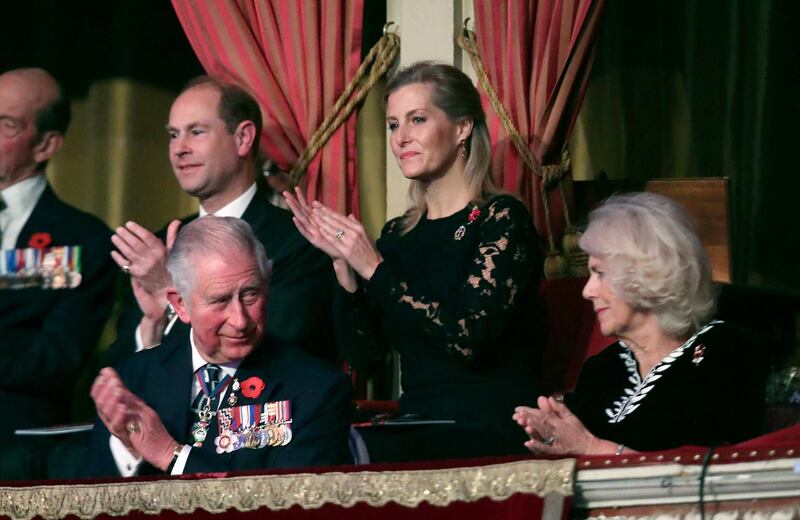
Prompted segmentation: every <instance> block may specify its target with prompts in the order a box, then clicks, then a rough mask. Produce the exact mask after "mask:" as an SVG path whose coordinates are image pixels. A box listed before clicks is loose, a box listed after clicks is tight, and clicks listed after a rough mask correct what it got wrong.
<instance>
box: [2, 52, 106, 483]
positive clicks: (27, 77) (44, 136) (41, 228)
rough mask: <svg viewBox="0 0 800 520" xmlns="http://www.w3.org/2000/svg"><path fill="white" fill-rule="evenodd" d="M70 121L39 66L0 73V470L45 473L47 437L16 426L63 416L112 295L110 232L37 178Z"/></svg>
mask: <svg viewBox="0 0 800 520" xmlns="http://www.w3.org/2000/svg"><path fill="white" fill-rule="evenodd" d="M69 120H70V105H69V99H68V98H67V97H66V95H65V94H64V92H63V89H62V88H61V86H60V85H59V84H58V83H57V82H56V80H55V79H53V77H52V76H51V75H50V74H49V73H47V72H46V71H44V70H42V69H37V68H31V69H17V70H11V71H8V72H5V73H4V74H2V75H0V249H2V250H3V254H2V255H1V256H0V262H2V266H0V414H2V417H3V420H2V421H0V479H31V478H39V477H43V476H44V460H45V458H46V454H47V452H48V451H49V449H50V447H51V442H52V441H51V440H50V439H46V438H30V437H19V436H14V431H15V430H16V429H20V428H30V427H41V426H49V425H53V424H59V423H64V422H67V421H68V420H69V413H70V408H71V407H70V404H71V403H70V397H71V396H72V387H73V384H74V381H75V379H76V376H77V374H78V372H79V370H80V369H81V368H82V367H83V366H84V364H85V362H86V359H87V357H88V354H89V352H90V351H91V349H92V348H94V347H95V345H96V343H97V341H98V339H99V337H100V334H101V332H102V330H103V326H104V324H105V322H106V320H107V319H108V315H109V313H110V310H111V308H112V303H113V301H114V294H113V293H114V280H115V276H116V270H115V269H114V264H113V262H111V259H110V258H109V251H110V249H111V242H110V241H109V238H110V236H111V231H110V230H109V229H108V226H106V225H105V224H104V223H103V222H101V221H100V220H99V219H98V218H96V217H94V216H92V215H89V214H87V213H84V212H82V211H79V210H78V209H76V208H74V207H72V206H69V205H67V204H66V203H64V202H63V201H61V200H60V199H59V198H58V197H57V196H56V194H55V192H54V191H53V189H52V188H51V187H50V184H49V183H48V182H47V179H46V177H45V167H46V165H47V162H48V161H49V160H50V159H52V158H53V157H54V156H55V155H56V153H58V151H59V150H60V149H61V145H62V144H63V142H64V135H65V133H66V130H67V126H68V125H69ZM74 182H81V180H80V179H75V180H74ZM78 246H79V247H78Z"/></svg>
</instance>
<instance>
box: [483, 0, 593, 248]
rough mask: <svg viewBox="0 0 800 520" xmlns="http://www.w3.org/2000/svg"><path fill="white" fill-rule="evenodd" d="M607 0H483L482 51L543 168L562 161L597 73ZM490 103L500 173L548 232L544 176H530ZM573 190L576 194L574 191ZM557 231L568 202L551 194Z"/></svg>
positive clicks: (500, 178) (500, 93) (492, 78)
mask: <svg viewBox="0 0 800 520" xmlns="http://www.w3.org/2000/svg"><path fill="white" fill-rule="evenodd" d="M604 3H605V0H475V4H474V5H475V32H476V34H477V40H478V51H479V53H480V57H481V60H482V61H483V63H484V66H485V67H486V71H487V74H488V76H489V80H490V81H491V83H492V85H493V86H494V88H495V89H496V90H497V94H498V96H499V97H500V99H501V100H502V102H503V105H504V106H505V108H506V110H507V111H508V113H509V115H510V116H511V118H512V120H513V121H514V125H515V126H516V128H517V130H518V131H519V133H520V134H521V135H522V136H523V137H524V138H525V139H526V141H527V143H528V146H529V147H530V149H531V151H532V152H533V155H534V157H535V158H536V159H537V160H538V161H539V164H542V165H548V164H558V163H560V161H561V152H562V150H563V148H564V145H565V143H566V141H567V138H568V137H569V133H570V131H571V130H572V125H573V124H574V122H575V118H576V117H577V115H578V111H579V109H580V105H581V102H582V101H583V95H584V93H585V91H586V84H587V82H588V79H589V71H590V70H591V64H592V58H593V54H594V53H593V49H594V36H595V33H596V31H597V25H598V21H599V19H600V13H601V11H602V7H603V4H604ZM490 107H491V105H490V104H489V103H488V102H487V109H488V110H487V116H488V123H489V130H490V133H491V136H492V149H493V159H492V171H493V172H494V174H495V176H496V179H497V180H498V182H499V183H500V184H501V185H502V186H503V187H504V188H505V189H507V190H509V191H512V192H514V193H518V194H520V195H521V196H522V197H523V200H525V202H526V203H527V204H528V207H529V208H530V209H531V211H532V213H533V215H534V220H535V222H536V227H537V229H538V230H539V232H540V233H541V234H542V235H543V234H544V232H545V220H544V219H545V217H544V209H543V207H542V198H541V194H540V190H541V189H542V188H541V178H539V177H536V176H534V175H533V174H532V172H530V171H527V168H526V166H525V163H524V162H523V160H522V159H521V158H520V156H519V154H518V153H517V150H516V149H515V148H514V145H513V144H512V143H511V141H510V140H509V139H508V136H507V134H506V132H505V130H504V129H503V127H502V124H501V123H500V120H499V119H498V117H497V116H496V114H495V112H494V110H493V109H492V108H490ZM566 192H567V193H570V190H566ZM551 195H552V196H551V199H550V200H551V201H552V205H551V208H552V215H553V231H554V233H555V235H556V236H558V235H560V233H561V230H563V227H564V217H563V214H564V213H563V201H562V200H561V196H560V193H559V191H558V190H553V191H552V193H551Z"/></svg>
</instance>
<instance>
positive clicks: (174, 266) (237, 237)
mask: <svg viewBox="0 0 800 520" xmlns="http://www.w3.org/2000/svg"><path fill="white" fill-rule="evenodd" d="M242 254H252V255H253V256H254V257H255V259H256V263H257V264H258V270H259V274H260V276H261V281H263V282H264V285H265V286H266V285H268V284H269V280H270V278H271V276H272V265H271V262H270V260H269V258H267V253H266V252H265V251H264V246H263V245H262V244H261V242H259V240H258V238H256V236H255V235H254V234H253V230H252V229H251V228H250V225H249V224H247V222H245V221H244V220H241V219H238V218H234V217H215V216H212V215H206V216H205V217H200V218H198V219H195V220H193V221H192V222H190V223H188V224H186V225H185V226H183V227H182V228H181V229H180V231H179V232H178V236H177V238H176V239H175V243H174V244H173V246H172V249H171V250H170V252H169V256H168V257H167V271H168V272H169V274H170V277H171V278H172V284H173V285H174V286H175V288H176V289H177V290H178V292H179V293H180V295H181V297H182V298H183V299H184V300H185V301H186V302H188V301H189V300H190V299H191V298H190V296H191V293H192V291H193V290H194V288H195V282H196V280H195V271H196V266H197V264H198V263H199V262H201V261H202V260H203V259H204V258H208V257H211V256H216V257H220V258H234V257H236V256H238V255H242Z"/></svg>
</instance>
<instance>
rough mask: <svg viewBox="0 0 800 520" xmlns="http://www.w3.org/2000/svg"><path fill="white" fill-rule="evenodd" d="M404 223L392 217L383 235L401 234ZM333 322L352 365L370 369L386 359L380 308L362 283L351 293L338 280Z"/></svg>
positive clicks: (342, 347)
mask: <svg viewBox="0 0 800 520" xmlns="http://www.w3.org/2000/svg"><path fill="white" fill-rule="evenodd" d="M401 226H402V220H401V219H400V218H396V219H393V220H390V221H389V222H387V223H386V225H385V226H384V228H383V231H382V232H381V235H382V236H384V235H393V234H395V233H398V234H399V232H400V227H401ZM333 322H334V328H335V331H336V344H337V345H338V346H339V348H340V350H341V351H342V354H343V355H344V357H345V359H347V361H348V363H350V365H351V366H352V367H353V368H355V369H356V370H360V371H366V372H369V371H371V370H372V369H373V368H375V367H376V366H378V365H379V364H380V363H382V362H383V361H385V360H386V356H387V355H388V353H389V351H390V347H391V345H390V342H389V339H388V338H387V337H386V335H385V334H384V333H383V331H382V330H381V326H380V323H381V311H380V309H378V308H376V307H375V305H373V304H372V303H371V302H370V301H369V299H368V298H367V296H366V295H365V294H364V289H363V288H362V287H359V289H358V290H357V291H356V292H355V293H354V294H350V293H348V292H347V291H345V290H344V289H342V288H341V287H340V286H338V284H337V289H336V291H335V293H334V316H333Z"/></svg>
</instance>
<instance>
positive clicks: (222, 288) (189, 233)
mask: <svg viewBox="0 0 800 520" xmlns="http://www.w3.org/2000/svg"><path fill="white" fill-rule="evenodd" d="M167 269H168V271H169V273H170V276H171V280H172V282H173V286H171V287H170V288H168V289H167V298H168V300H169V301H170V303H171V304H172V306H173V307H174V308H175V310H176V312H177V315H178V317H179V319H180V321H181V322H183V323H185V324H188V325H190V326H191V329H190V330H187V329H186V328H185V327H182V328H180V329H178V330H176V331H174V332H172V333H170V334H169V335H167V337H166V338H165V340H164V342H163V343H162V344H161V345H160V346H158V347H156V348H153V349H149V350H145V351H142V352H139V353H137V354H134V355H133V356H131V357H129V358H128V359H127V360H125V361H124V362H123V363H122V364H121V365H120V366H119V368H118V372H116V371H114V370H113V369H111V368H105V369H103V370H102V371H101V373H100V375H99V376H98V378H97V380H96V381H95V383H94V385H93V387H92V398H93V399H94V401H95V404H96V407H97V413H98V419H97V420H96V421H95V431H94V433H93V435H92V446H91V452H90V453H91V462H90V465H89V466H90V469H89V474H90V475H92V476H119V475H122V476H130V475H134V474H148V473H170V474H173V475H178V474H183V473H193V472H208V471H230V470H243V469H258V468H292V467H299V466H312V465H330V464H341V463H346V462H348V461H349V460H350V457H349V452H348V446H347V439H348V432H349V424H348V410H349V405H350V390H349V382H348V380H347V378H346V377H345V376H344V374H342V373H341V372H339V371H337V370H336V369H334V368H333V367H331V366H329V365H327V364H326V363H324V362H322V361H320V360H317V359H315V358H313V357H311V356H309V355H308V354H306V353H304V352H302V351H300V350H299V349H293V348H292V347H291V346H289V345H287V344H286V343H284V342H282V341H280V340H278V339H277V338H274V337H271V336H269V335H268V334H266V332H265V329H266V323H267V319H266V318H267V299H268V298H267V295H268V290H267V286H268V282H269V276H270V267H269V262H268V260H267V257H266V254H265V252H264V248H263V246H262V245H261V244H260V242H259V241H258V240H257V239H256V237H255V236H254V235H253V233H252V231H251V230H250V227H249V226H248V225H247V223H245V222H244V221H242V220H241V219H237V218H232V217H214V216H207V217H202V218H199V219H197V220H195V221H193V222H191V223H189V224H187V225H186V226H184V227H183V228H182V229H181V230H180V232H179V233H178V236H177V239H176V240H175V243H174V246H173V247H172V249H171V251H170V253H169V256H168V259H167ZM270 297H271V295H270Z"/></svg>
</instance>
